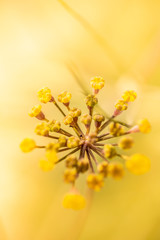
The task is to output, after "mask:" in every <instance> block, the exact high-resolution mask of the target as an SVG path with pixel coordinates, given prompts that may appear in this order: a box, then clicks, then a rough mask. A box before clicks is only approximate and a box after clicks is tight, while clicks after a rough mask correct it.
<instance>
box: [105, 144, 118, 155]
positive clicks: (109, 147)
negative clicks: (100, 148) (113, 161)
mask: <svg viewBox="0 0 160 240" xmlns="http://www.w3.org/2000/svg"><path fill="white" fill-rule="evenodd" d="M116 155H117V153H116V149H115V147H114V146H112V145H111V144H105V145H104V156H105V157H106V158H113V157H115V156H116Z"/></svg>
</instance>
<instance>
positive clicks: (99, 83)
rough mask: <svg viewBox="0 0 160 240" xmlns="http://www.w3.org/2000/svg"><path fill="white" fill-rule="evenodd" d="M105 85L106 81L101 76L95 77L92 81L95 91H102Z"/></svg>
mask: <svg viewBox="0 0 160 240" xmlns="http://www.w3.org/2000/svg"><path fill="white" fill-rule="evenodd" d="M104 83H105V81H104V79H103V78H102V77H99V76H96V77H93V78H92V79H91V81H90V84H91V86H92V88H94V89H95V90H97V89H98V90H100V89H102V88H103V87H104Z"/></svg>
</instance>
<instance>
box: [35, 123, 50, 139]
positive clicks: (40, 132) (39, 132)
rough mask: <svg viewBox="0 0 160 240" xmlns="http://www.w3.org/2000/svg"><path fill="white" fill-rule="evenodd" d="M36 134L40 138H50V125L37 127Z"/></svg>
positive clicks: (45, 124)
mask: <svg viewBox="0 0 160 240" xmlns="http://www.w3.org/2000/svg"><path fill="white" fill-rule="evenodd" d="M35 133H36V134H37V135H40V136H48V134H49V127H48V124H47V123H45V122H43V123H40V124H38V125H37V126H36V128H35Z"/></svg>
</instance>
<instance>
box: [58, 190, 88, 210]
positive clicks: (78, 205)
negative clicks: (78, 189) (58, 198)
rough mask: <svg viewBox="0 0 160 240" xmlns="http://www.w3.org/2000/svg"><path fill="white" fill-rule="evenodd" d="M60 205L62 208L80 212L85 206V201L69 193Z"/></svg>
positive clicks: (79, 196) (81, 197)
mask: <svg viewBox="0 0 160 240" xmlns="http://www.w3.org/2000/svg"><path fill="white" fill-rule="evenodd" d="M62 204H63V207H64V208H71V209H73V210H81V209H83V208H84V207H85V206H86V200H85V198H84V197H83V196H82V195H81V194H79V193H74V192H69V193H67V194H66V195H65V196H64V198H63V203H62Z"/></svg>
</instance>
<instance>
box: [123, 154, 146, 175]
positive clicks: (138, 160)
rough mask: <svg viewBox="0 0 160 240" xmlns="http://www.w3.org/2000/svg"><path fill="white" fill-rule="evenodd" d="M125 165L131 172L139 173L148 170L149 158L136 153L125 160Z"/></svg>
mask: <svg viewBox="0 0 160 240" xmlns="http://www.w3.org/2000/svg"><path fill="white" fill-rule="evenodd" d="M126 167H127V169H128V170H129V171H130V172H131V173H133V174H135V175H141V174H144V173H146V172H148V171H149V169H150V159H149V158H147V157H146V156H144V155H142V154H138V153H137V154H134V155H132V156H131V157H129V158H128V160H126Z"/></svg>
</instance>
